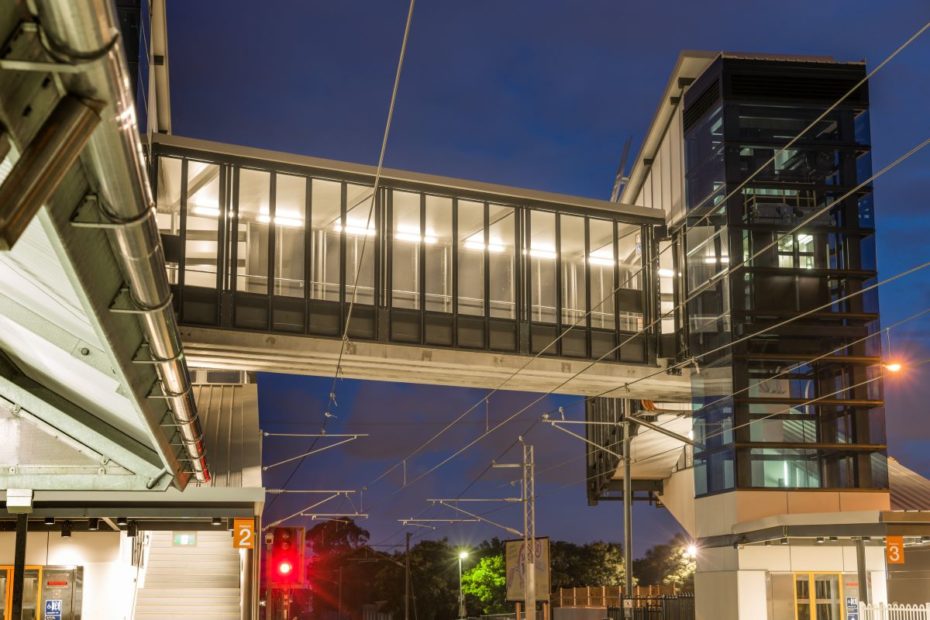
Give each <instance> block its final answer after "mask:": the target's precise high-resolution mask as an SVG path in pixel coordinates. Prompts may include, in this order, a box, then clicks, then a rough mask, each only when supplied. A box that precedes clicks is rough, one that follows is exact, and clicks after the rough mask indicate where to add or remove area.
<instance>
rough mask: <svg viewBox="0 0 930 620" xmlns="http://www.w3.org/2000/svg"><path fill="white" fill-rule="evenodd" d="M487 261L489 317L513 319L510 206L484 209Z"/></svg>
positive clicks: (514, 316) (512, 224)
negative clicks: (486, 232) (486, 223)
mask: <svg viewBox="0 0 930 620" xmlns="http://www.w3.org/2000/svg"><path fill="white" fill-rule="evenodd" d="M488 209H489V213H488V222H489V224H488V250H489V252H488V260H489V262H490V267H489V271H488V276H489V279H490V290H489V292H488V295H489V296H490V305H491V316H494V317H500V318H505V319H515V318H517V314H516V307H515V304H514V262H515V261H514V257H515V255H516V250H515V248H514V226H515V221H516V216H515V215H514V210H513V209H511V208H510V207H502V206H500V205H489V207H488Z"/></svg>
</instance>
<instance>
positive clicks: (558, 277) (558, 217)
mask: <svg viewBox="0 0 930 620" xmlns="http://www.w3.org/2000/svg"><path fill="white" fill-rule="evenodd" d="M531 250H532V244H531ZM536 260H540V259H536ZM562 297H563V295H562V214H561V213H558V212H557V213H556V214H555V334H556V337H558V336H559V334H561V333H562V303H563V299H562ZM564 345H565V338H559V341H558V343H556V347H557V351H558V355H562V351H563V350H564V349H565V346H564Z"/></svg>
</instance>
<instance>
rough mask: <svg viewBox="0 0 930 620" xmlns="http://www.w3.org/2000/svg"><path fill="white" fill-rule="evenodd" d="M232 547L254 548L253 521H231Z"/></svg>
mask: <svg viewBox="0 0 930 620" xmlns="http://www.w3.org/2000/svg"><path fill="white" fill-rule="evenodd" d="M233 547H235V548H236V549H254V548H255V520H254V519H233Z"/></svg>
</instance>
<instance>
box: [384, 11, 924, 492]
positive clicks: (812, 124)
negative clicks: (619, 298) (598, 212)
mask: <svg viewBox="0 0 930 620" xmlns="http://www.w3.org/2000/svg"><path fill="white" fill-rule="evenodd" d="M928 28H930V22H927V23H926V24H924V25H923V26H922V27H921V28H920V29H919V30H918V31H917V32H915V33H914V34H913V35H911V36H910V37H909V38H908V39H907V40H906V41H905V42H904V43H902V44H901V45H900V46H898V48H896V49H895V50H894V51H893V52H892V53H891V54H890V55H889V56H887V57H886V58H885V59H884V60H883V61H882V62H881V63H879V64H878V65H877V66H876V67H875V68H874V69H872V70H871V71H869V72H868V73H867V74H866V75H865V77H863V78H862V79H861V80H860V81H859V82H857V83H856V84H855V85H854V86H853V87H852V88H850V89H849V90H848V91H847V92H846V93H845V94H844V95H842V96H841V97H840V98H839V99H837V100H836V101H835V102H834V103H833V104H831V105H830V106H829V107H828V108H827V109H826V110H825V111H824V112H822V113H821V114H820V115H819V116H818V117H817V118H815V119H814V120H813V121H811V122H810V123H809V124H808V125H807V126H806V127H805V128H804V129H802V130H801V132H800V133H798V134H797V135H796V136H794V137H793V138H792V139H791V140H790V141H789V142H788V143H786V144H785V145H783V146H781V147H779V148H777V149H775V152H774V153H773V155H772V157H771V158H770V159H769V160H768V161H766V162H765V163H763V164H762V165H761V166H759V167H758V168H757V169H756V170H755V171H754V172H753V173H752V174H751V175H749V176H748V177H747V178H745V179H744V180H743V181H742V182H741V183H740V184H739V185H738V186H737V187H736V188H734V189H733V190H732V191H730V192H729V193H727V195H726V196H724V198H723V200H722V201H721V203H726V201H727V200H729V199H730V198H731V197H733V196H734V195H736V193H738V192H739V191H740V190H742V188H743V187H745V185H746V184H747V183H749V182H750V181H752V179H754V178H755V177H756V176H757V175H758V174H759V173H761V172H762V171H763V170H764V169H765V168H766V167H767V166H769V165H770V164H772V163H773V162H774V161H775V160H776V158H777V157H778V155H779V154H781V153H783V152H784V151H785V150H787V149H788V148H790V147H791V146H792V145H794V144H795V143H796V142H797V141H798V140H800V139H801V138H802V137H803V136H804V135H806V134H807V133H808V132H809V131H810V130H811V129H813V128H814V127H815V126H816V125H817V123H819V122H820V121H822V120H823V119H824V118H826V116H827V115H829V114H830V113H831V112H832V111H833V110H835V109H836V108H837V107H838V106H839V105H840V104H841V103H842V102H843V101H845V100H846V99H847V98H848V97H849V96H850V95H851V94H853V93H854V92H855V91H856V90H858V89H859V88H860V87H861V86H862V85H863V84H865V83H866V82H867V81H868V80H869V79H871V77H873V76H874V75H875V74H876V73H878V71H880V70H881V69H882V68H884V67H885V65H887V64H888V63H889V62H891V60H893V59H894V58H895V57H896V56H897V55H898V54H900V53H901V52H902V51H903V50H904V49H906V48H907V47H908V46H909V45H911V43H913V42H914V41H915V40H916V39H917V38H918V37H920V36H921V35H922V34H923V33H924V32H925V31H926V30H927V29H928ZM877 176H880V175H874V176H873V177H872V178H870V179H869V180H868V181H866V182H864V183H862V184H861V185H860V186H858V187H857V188H856V189H855V190H854V191H858V190H859V189H861V188H862V187H864V186H865V185H867V184H868V183H869V182H871V181H872V180H873V179H874V178H877ZM723 187H724V186H721V189H722V188H723ZM718 193H719V190H717V191H714V192H712V193H711V194H710V195H708V196H707V197H706V198H704V199H703V200H702V201H701V202H700V203H698V205H696V206H695V207H694V208H693V209H692V210H698V209H700V208H701V207H703V206H704V205H705V204H706V203H707V202H708V201H709V200H711V199H712V198H713V197H714V196H716V195H717V194H718ZM852 193H853V192H850V194H848V195H847V196H844V197H843V198H842V199H838V200H836V201H835V202H836V203H839V202H841V200H843V199H845V198H846V197H848V196H849V195H851V194H852ZM712 214H713V211H709V212H708V213H706V214H704V215H703V216H702V217H701V218H700V219H699V220H698V221H697V222H695V223H693V224H691V225H687V224H686V225H685V227H684V230H685V232H687V231H688V230H690V229H693V228H695V227H697V226H699V225H700V224H701V223H702V222H703V221H705V220H706V219H708V218H709V217H711V216H712ZM808 221H809V220H808ZM776 243H777V242H776ZM772 245H773V246H774V245H775V244H774V243H773V244H772ZM671 247H672V246H671V245H669V246H667V247H666V248H665V249H662V250H660V251H659V252H658V253H657V254H656V256H655V257H654V261H655V264H656V265H658V261H659V258H660V257H661V256H662V254H664V253H665V252H666V251H668V250H669V249H670V248H671ZM770 247H771V246H770ZM766 249H769V248H766ZM753 258H755V256H754V257H753ZM650 266H651V265H650ZM645 268H646V265H643V266H641V267H640V268H639V269H638V270H636V271H635V272H633V273H632V274H631V275H630V276H629V277H628V278H627V279H626V280H625V281H623V282H621V283H619V284H618V286H617V287H615V288H614V289H613V291H611V293H610V294H609V295H607V296H606V297H604V298H603V299H602V300H601V301H599V302H598V303H597V304H596V305H595V306H593V307H592V308H591V309H590V310H588V311H587V312H586V313H584V314H583V315H582V316H580V317H579V318H577V319H576V320H575V322H573V323H572V324H571V325H569V326H568V328H566V329H565V330H564V331H562V332H561V333H560V334H559V335H558V336H556V338H554V339H553V340H552V341H550V342H549V343H548V344H547V345H546V346H545V347H544V348H543V349H541V350H540V351H539V352H538V353H536V354H535V355H533V356H532V357H531V358H530V359H529V360H527V361H526V363H524V364H523V365H522V366H520V367H519V368H517V369H515V370H514V371H513V372H511V374H510V375H508V376H507V377H506V378H505V379H504V380H503V381H502V382H501V383H500V384H498V385H497V387H495V388H493V389H492V390H491V391H489V392H488V393H487V394H486V395H485V396H484V397H483V398H482V399H480V400H479V401H477V402H476V403H475V404H473V405H472V406H471V407H469V408H468V409H466V410H465V411H463V412H462V413H461V414H460V415H459V416H457V417H456V418H454V419H453V420H452V421H451V422H449V423H448V424H447V425H446V426H445V427H443V428H442V429H441V430H439V431H438V432H437V433H436V434H434V435H433V436H432V437H430V438H429V439H428V440H426V441H425V442H424V443H422V444H421V445H419V446H418V447H417V448H415V449H414V450H413V451H412V452H410V453H409V454H408V455H407V456H406V457H404V458H403V459H401V460H400V461H398V462H397V463H395V464H394V465H392V466H390V467H389V468H388V469H387V470H385V471H384V472H382V473H381V474H380V475H378V476H377V477H376V478H375V479H374V480H372V481H371V482H369V483H368V485H366V486H368V487H371V486H373V485H374V484H376V483H378V482H379V481H380V480H382V479H384V478H385V477H386V476H388V475H389V474H390V473H391V472H393V471H395V470H396V469H397V468H398V467H402V466H404V464H405V462H406V461H407V460H409V459H410V458H412V457H414V456H416V455H417V454H419V453H420V452H421V451H422V450H424V449H425V448H427V447H428V446H429V445H431V444H432V443H433V442H434V441H435V440H436V439H438V438H439V437H441V436H442V435H443V434H445V433H446V432H447V431H448V430H450V429H451V428H452V427H454V426H455V425H456V424H457V423H458V422H459V421H461V420H462V419H463V418H465V417H466V416H468V414H470V413H471V412H472V411H474V410H475V409H477V408H478V407H479V406H480V405H481V404H482V403H484V402H486V401H487V400H488V399H489V398H490V397H491V396H492V395H494V394H495V393H496V392H498V391H500V390H501V389H503V387H504V386H505V385H507V384H508V383H509V382H510V381H512V380H513V379H514V378H515V377H516V376H517V375H519V374H520V373H521V372H523V371H524V370H526V369H527V368H528V367H529V366H530V365H531V364H532V363H533V362H535V361H536V360H537V359H539V357H540V356H542V355H543V354H544V353H545V352H546V351H548V350H549V349H550V348H551V347H552V346H553V345H555V344H556V343H558V342H559V341H560V340H561V339H562V338H564V337H565V335H566V334H568V333H569V332H570V331H571V330H572V329H574V328H575V327H577V326H578V325H580V323H581V321H583V320H585V319H586V318H587V317H588V316H589V315H590V314H591V313H592V312H594V311H596V310H597V309H598V308H600V307H601V306H602V305H603V304H604V303H605V302H607V301H608V300H610V299H612V298H613V296H614V295H616V293H617V291H618V290H620V289H621V288H623V286H624V285H625V284H628V283H629V282H630V281H632V280H633V279H634V278H635V277H636V276H638V275H639V274H641V273H642V272H643V270H644V269H645ZM717 277H722V276H717ZM687 301H690V299H686V300H685V301H684V302H682V303H687ZM680 305H681V304H679V305H678V306H676V307H675V308H673V309H672V310H671V311H670V312H674V311H675V310H676V309H678V308H679V307H680ZM667 315H668V313H667V314H665V315H662V316H660V317H659V319H657V320H655V321H653V322H652V323H650V324H649V325H648V326H646V327H644V328H642V329H640V330H639V331H637V332H636V333H635V334H634V335H633V336H631V337H629V338H628V339H627V340H625V341H624V342H623V343H621V344H620V345H618V346H617V347H614V348H612V349H611V350H609V351H608V352H607V353H606V354H604V355H603V356H601V357H600V358H598V359H597V360H595V361H594V362H593V363H591V364H589V365H588V366H587V367H585V368H583V369H582V370H581V371H580V372H579V373H576V375H573V376H572V377H571V378H570V380H574V379H575V378H576V377H577V376H578V375H580V374H581V373H583V372H585V371H586V370H588V369H589V368H591V367H592V366H594V365H595V364H596V363H598V362H601V361H603V360H604V359H605V358H606V357H608V356H610V355H612V354H613V353H614V352H615V351H617V350H619V349H620V348H621V347H623V346H625V345H626V344H628V343H629V342H631V341H632V340H633V339H634V338H636V337H637V336H639V335H640V334H643V333H645V331H646V330H648V329H650V328H651V327H653V326H655V325H656V324H657V323H659V322H660V321H661V320H662V319H663V318H665V317H666V316H667ZM566 383H567V382H563V383H561V384H559V386H557V387H556V388H554V389H553V390H550V391H549V392H548V393H547V395H548V394H551V393H552V392H554V391H555V390H557V389H559V388H561V387H563V386H564V385H566ZM405 483H406V481H405Z"/></svg>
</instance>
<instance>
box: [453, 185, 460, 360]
mask: <svg viewBox="0 0 930 620" xmlns="http://www.w3.org/2000/svg"><path fill="white" fill-rule="evenodd" d="M458 342H459V199H458V198H455V197H453V198H452V344H453V346H458Z"/></svg>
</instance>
